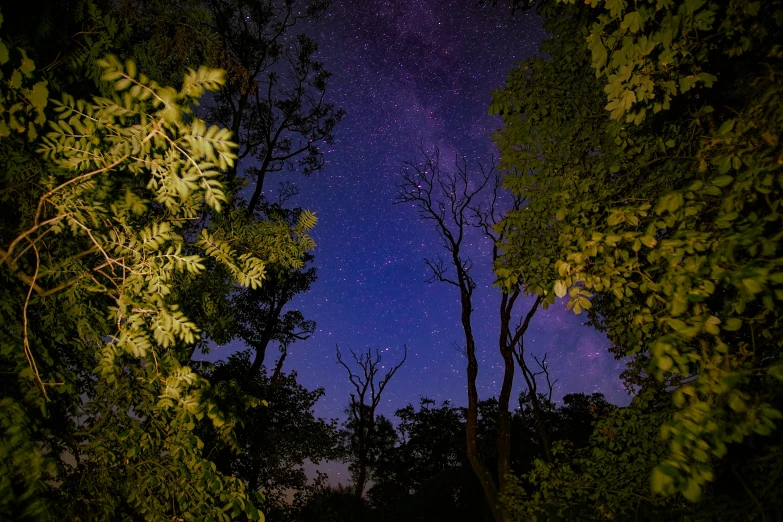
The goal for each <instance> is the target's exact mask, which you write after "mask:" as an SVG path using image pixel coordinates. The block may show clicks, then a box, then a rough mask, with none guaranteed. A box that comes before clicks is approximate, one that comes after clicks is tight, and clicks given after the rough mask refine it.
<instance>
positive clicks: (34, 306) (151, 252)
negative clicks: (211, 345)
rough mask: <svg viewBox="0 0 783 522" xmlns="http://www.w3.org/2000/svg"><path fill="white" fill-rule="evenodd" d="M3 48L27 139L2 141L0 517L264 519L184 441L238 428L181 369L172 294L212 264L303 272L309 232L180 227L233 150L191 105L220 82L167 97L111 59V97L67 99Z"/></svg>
mask: <svg viewBox="0 0 783 522" xmlns="http://www.w3.org/2000/svg"><path fill="white" fill-rule="evenodd" d="M2 49H5V50H6V51H8V52H5V53H0V58H3V60H4V64H2V65H3V76H4V77H8V78H11V79H12V80H13V81H12V82H10V83H9V84H7V86H5V87H3V91H2V99H3V100H4V108H3V109H4V110H3V121H4V125H5V127H4V129H7V130H9V131H11V130H12V131H18V130H24V131H26V133H25V134H23V135H19V134H14V135H11V133H10V132H4V134H5V136H3V138H2V141H0V147H1V149H0V152H1V154H0V156H1V157H2V160H3V162H4V164H5V165H6V168H5V169H3V176H4V180H3V182H2V186H3V187H5V188H6V189H5V190H4V191H3V194H2V198H3V200H4V201H5V202H10V201H12V200H13V201H14V202H17V203H18V204H14V205H9V204H6V205H4V206H3V207H4V211H3V213H2V242H3V248H2V252H0V264H2V273H3V276H2V281H3V283H2V291H3V294H4V295H3V302H4V303H5V305H4V308H3V311H2V314H3V321H2V324H3V330H2V331H3V339H2V350H0V353H1V354H2V366H3V372H4V373H5V374H6V375H9V374H10V375H16V377H17V379H16V380H14V379H4V380H3V386H2V402H3V408H2V411H3V414H2V421H1V425H2V433H3V436H2V443H1V444H0V447H1V448H2V459H0V460H1V461H2V466H3V479H2V483H1V484H0V485H1V486H2V488H1V491H2V494H0V499H1V500H0V512H2V513H3V516H4V517H9V518H20V517H25V518H32V519H35V518H39V519H50V518H51V516H52V515H51V512H50V509H51V506H52V505H53V503H54V502H56V503H57V508H58V511H59V512H60V513H61V514H67V516H66V518H70V519H73V520H78V519H81V518H82V517H86V518H107V517H108V518H115V517H118V518H128V517H130V518H139V517H144V518H149V519H161V518H171V517H175V516H180V515H181V516H185V517H191V516H207V515H210V514H214V513H215V510H217V509H220V510H222V509H225V510H226V512H228V513H233V514H234V516H239V514H240V513H244V514H245V515H246V516H249V517H251V518H253V519H256V518H258V516H259V515H258V511H257V509H256V508H255V506H254V501H255V500H256V499H255V498H254V495H253V494H252V493H251V492H248V491H247V489H246V488H245V486H244V484H243V483H242V482H241V481H239V480H237V479H236V478H233V477H229V476H226V475H223V474H220V473H216V472H215V468H214V464H213V463H211V462H210V461H209V460H208V459H207V458H206V457H205V455H203V453H202V451H201V450H202V441H201V440H200V439H199V438H198V437H197V436H195V435H194V434H193V432H192V430H193V428H194V426H195V425H196V424H197V423H199V421H201V420H202V419H204V418H205V417H206V418H207V419H209V420H210V421H211V423H212V425H213V426H214V429H215V430H216V431H217V432H218V433H219V434H220V436H221V437H223V438H224V439H225V440H226V442H227V443H231V439H232V437H231V429H232V427H233V423H234V419H232V418H227V417H226V416H225V415H224V414H223V413H222V412H221V411H220V410H219V409H218V408H217V407H215V401H214V397H213V395H212V394H213V392H214V390H212V389H211V388H210V386H209V384H208V383H207V382H206V381H205V380H204V379H203V378H202V377H200V376H199V375H198V374H196V373H194V372H193V371H192V370H191V369H190V368H189V367H188V366H187V364H188V362H189V357H190V353H191V348H190V345H192V344H193V343H194V341H195V340H196V339H197V337H198V336H199V333H200V332H199V329H198V327H197V326H196V325H195V324H194V323H193V322H191V321H190V320H188V318H187V317H186V316H185V315H184V314H183V313H182V312H181V310H180V308H179V303H178V301H177V293H176V292H174V291H172V287H174V286H176V285H179V284H181V283H183V282H193V281H197V280H198V278H199V277H200V276H201V274H203V272H204V270H205V263H206V259H212V260H214V261H215V262H216V263H218V264H220V265H222V267H223V269H224V270H226V272H227V273H228V274H230V276H231V277H232V278H233V279H234V280H235V281H236V282H237V283H239V284H244V285H248V286H251V287H258V286H259V285H261V284H262V280H263V276H264V270H265V263H266V262H267V261H269V260H270V258H272V257H275V258H276V260H277V262H280V263H284V264H287V265H288V266H291V267H301V266H302V261H301V256H302V253H303V248H302V246H303V245H304V244H308V243H309V242H310V240H309V239H308V237H307V230H308V229H309V228H310V227H311V225H312V223H311V222H310V223H308V222H307V219H306V218H303V219H302V220H300V221H299V222H298V223H297V224H296V225H295V226H294V227H293V228H291V227H288V226H281V225H279V224H278V225H275V226H268V225H267V224H265V223H260V224H259V223H252V222H244V223H235V227H234V228H233V229H232V230H228V229H226V228H222V227H221V226H220V224H219V223H217V222H213V223H212V224H211V225H210V226H209V227H205V226H203V222H202V227H201V228H200V229H195V230H194V229H192V228H188V225H187V224H188V223H191V222H192V221H194V220H196V219H197V218H198V217H199V215H203V214H204V213H208V212H218V211H220V210H221V208H222V206H223V205H224V203H225V202H226V201H228V200H229V199H230V198H229V196H228V195H227V193H226V191H225V189H224V186H223V185H222V183H221V182H220V181H219V171H220V170H221V169H226V168H228V167H229V166H230V165H233V163H234V161H235V159H236V155H235V153H234V150H235V145H234V144H233V142H231V140H230V134H229V132H228V131H226V130H224V129H219V128H217V127H207V125H206V124H205V123H204V122H203V121H202V120H200V119H199V118H197V117H196V116H195V115H194V114H193V112H192V107H193V105H194V104H195V103H196V102H197V100H198V98H199V97H200V96H201V95H202V94H203V93H204V92H205V91H206V90H210V91H215V90H217V89H218V88H219V87H220V86H221V85H222V84H223V83H224V82H223V75H222V73H221V72H219V71H215V70H211V69H207V68H200V69H198V70H197V71H191V72H190V73H188V75H186V77H185V79H184V82H183V84H182V87H181V88H180V89H179V90H177V89H174V88H171V87H163V86H160V85H159V84H158V83H157V82H155V81H152V80H150V79H149V78H147V77H146V76H145V75H143V74H139V73H137V71H136V67H135V65H134V63H133V62H126V63H122V62H120V61H119V60H117V59H116V58H112V57H108V58H106V59H104V60H102V61H100V62H99V65H100V67H101V69H102V71H103V74H102V81H103V82H106V83H107V84H108V85H111V86H112V87H113V91H114V94H112V95H110V96H109V97H98V98H94V99H93V100H92V101H82V100H75V99H74V98H73V97H71V96H68V95H63V97H62V99H61V101H60V100H53V99H50V98H49V96H48V92H47V89H46V85H47V84H46V83H45V81H43V80H41V81H36V80H37V79H40V76H39V77H37V78H36V76H35V70H34V66H33V64H32V62H31V61H30V60H29V59H26V57H25V53H24V51H23V50H17V49H13V48H11V49H9V48H8V46H6V45H5V43H4V44H3V47H2ZM9 57H10V58H11V59H12V60H13V61H10V62H9V60H8V58H9ZM15 63H18V64H21V65H20V66H19V67H18V69H17V71H13V67H14V64H15ZM6 73H9V74H8V76H6ZM25 78H28V79H27V80H26V79H25ZM25 82H31V83H30V84H29V85H30V87H29V88H28V86H27V85H26V84H25ZM4 85H5V84H4ZM5 104H7V105H5ZM19 107H21V110H20V109H19ZM27 107H29V110H28V108H27ZM6 109H7V110H6ZM47 117H49V121H50V122H51V125H50V126H51V130H50V131H49V132H48V133H47V134H46V135H45V136H44V137H43V138H42V139H40V140H38V141H35V139H36V135H37V134H38V130H40V125H41V124H42V123H43V121H44V120H45V118H47ZM212 215H215V216H218V215H219V214H216V213H215V214H212ZM186 231H187V233H186ZM299 234H301V236H300V235H299ZM248 239H252V241H248ZM302 241H304V243H302ZM252 403H253V401H249V404H248V405H252ZM62 454H70V455H71V457H72V459H73V460H74V461H75V463H71V464H69V463H67V462H64V461H62V460H60V458H59V457H60V455H62ZM163 484H166V485H167V487H161V485H163ZM53 485H59V486H58V487H56V488H55V487H53ZM210 516H212V515H210Z"/></svg>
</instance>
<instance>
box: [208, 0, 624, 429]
mask: <svg viewBox="0 0 783 522" xmlns="http://www.w3.org/2000/svg"><path fill="white" fill-rule="evenodd" d="M359 6H360V7H359ZM306 30H307V32H308V33H309V34H311V35H312V36H313V37H314V38H315V39H316V40H317V41H318V43H319V46H320V51H319V59H320V60H322V61H323V62H324V63H325V65H326V67H327V69H328V70H330V71H331V72H332V73H333V76H332V78H331V80H330V84H329V87H328V91H327V95H328V97H329V99H330V100H331V101H332V102H333V103H334V104H335V105H336V106H338V107H342V108H343V109H345V110H346V112H347V115H346V117H345V119H344V120H343V122H342V123H341V124H340V125H339V127H338V129H337V137H336V140H335V142H334V145H333V146H331V147H330V148H329V151H328V153H327V155H326V166H325V168H324V169H323V170H322V171H320V172H317V173H315V174H314V175H313V176H312V177H310V178H309V179H305V178H303V177H301V176H295V177H292V178H291V179H292V180H293V181H294V182H296V184H297V185H298V186H299V188H300V189H301V195H300V196H298V197H297V198H295V200H293V201H292V202H289V204H293V205H296V206H302V207H304V208H309V209H310V210H313V211H315V212H316V214H317V215H318V218H319V224H318V226H317V228H316V230H315V233H314V237H315V239H316V241H317V243H318V247H317V249H316V251H315V256H316V267H317V269H318V281H317V282H316V283H315V284H314V285H313V287H312V289H311V291H310V292H308V293H307V294H304V295H301V296H299V297H298V298H297V299H296V300H295V301H294V303H293V306H294V307H297V308H299V309H300V310H301V311H302V312H303V313H304V314H305V317H306V318H308V319H313V320H315V321H316V322H317V324H318V326H317V330H316V332H315V334H314V335H313V336H312V337H311V338H310V339H309V340H307V341H304V342H299V343H298V344H294V345H293V346H292V348H291V349H290V355H289V358H288V360H287V362H286V368H287V369H288V370H289V371H290V370H296V371H297V372H298V374H299V381H300V382H301V383H302V384H304V385H305V386H307V387H308V388H315V387H323V388H324V389H325V390H326V396H325V397H324V398H323V399H321V401H320V402H319V404H318V407H317V413H318V415H320V416H323V417H327V418H333V417H342V410H343V409H344V408H345V406H346V405H347V402H348V397H349V393H350V391H351V386H350V384H349V383H348V381H347V378H346V375H345V373H344V370H343V369H342V368H341V367H339V366H338V365H337V363H336V359H335V344H339V345H340V347H341V349H342V350H344V351H345V352H347V350H348V349H349V348H353V349H355V350H360V351H361V350H366V349H367V348H373V349H375V348H378V349H380V350H381V351H382V353H383V357H384V361H385V362H388V363H395V364H396V362H397V361H398V359H399V358H400V357H401V356H402V348H403V345H404V344H407V345H408V348H409V353H408V361H407V362H406V364H405V365H404V366H403V367H402V368H401V369H400V371H399V372H398V373H397V375H396V376H395V378H394V380H393V381H392V382H391V384H390V385H389V387H388V388H387V390H386V392H385V394H384V400H383V402H382V404H381V406H380V408H379V413H382V414H385V415H387V416H391V415H393V413H394V411H395V410H396V409H397V408H401V407H403V406H405V405H406V404H408V403H413V404H417V403H418V400H419V397H421V396H425V397H429V398H432V399H435V400H437V401H441V400H445V399H451V400H452V402H453V403H454V404H457V405H464V404H465V403H466V402H467V401H466V395H467V392H466V377H465V367H466V359H465V357H464V356H463V355H461V354H460V353H459V352H458V351H457V349H456V348H455V344H456V345H464V337H463V333H462V328H461V325H460V322H459V313H460V309H459V295H458V291H457V289H456V288H454V287H452V286H450V285H446V284H438V283H433V284H428V283H427V282H426V281H427V279H428V278H429V276H430V273H429V272H428V269H427V267H426V266H425V264H424V258H425V257H430V256H433V255H434V254H438V253H440V252H441V246H440V241H439V239H438V237H437V235H436V233H435V231H434V229H433V228H432V226H431V223H426V222H421V221H420V220H419V217H418V214H417V212H416V210H415V208H414V207H413V206H412V205H394V200H395V196H396V193H397V185H398V184H399V182H400V166H401V164H402V162H404V161H409V160H414V159H416V157H417V156H416V153H417V151H416V149H417V146H418V145H419V143H422V144H423V145H424V147H425V149H428V150H432V148H433V147H435V146H437V147H439V148H440V151H441V158H442V162H444V163H446V164H448V165H451V164H453V162H454V159H455V157H457V156H459V157H463V156H464V157H466V158H467V160H468V161H469V162H473V163H475V162H476V161H481V162H483V163H485V164H488V163H489V162H490V160H491V157H492V155H493V154H495V155H497V152H496V150H495V148H494V146H493V145H492V142H491V139H490V134H491V132H492V131H493V130H494V129H496V128H498V127H499V126H500V119H499V118H496V117H490V116H488V115H487V108H488V106H489V102H490V92H491V91H492V90H493V89H495V88H497V87H499V86H501V85H502V84H503V81H504V79H505V77H506V75H507V74H508V72H509V70H510V68H511V67H512V66H513V64H514V63H515V62H518V61H521V60H524V59H525V58H528V57H530V56H532V55H533V54H535V53H536V52H537V50H538V47H539V45H540V43H541V40H542V39H543V37H544V31H543V29H542V28H541V20H540V19H539V18H537V17H536V16H535V15H534V14H533V13H522V14H519V13H517V14H516V15H515V17H514V18H513V19H512V18H511V16H510V12H509V9H508V6H507V5H505V4H503V5H501V6H499V7H497V8H492V7H489V6H476V5H475V0H459V1H451V2H447V1H435V0H418V1H417V0H409V1H408V0H399V1H382V0H362V1H361V2H357V1H355V0H354V1H351V0H348V1H345V2H337V3H335V4H334V5H332V7H331V8H330V10H329V13H328V15H327V16H326V17H325V18H324V19H322V20H321V21H320V22H317V23H314V24H311V25H309V26H307V27H306ZM276 176H278V177H277V178H275V176H271V179H269V180H268V181H267V184H266V189H265V191H266V192H267V194H269V195H272V194H273V192H274V191H275V190H276V188H277V184H278V182H279V181H281V180H282V178H281V177H280V175H279V174H278V175H276ZM490 249H491V244H490V243H488V242H487V241H486V240H485V239H484V238H483V237H482V236H481V235H480V234H478V233H475V234H473V235H472V236H469V238H468V245H467V249H466V253H468V254H469V255H470V256H471V258H472V259H473V261H474V262H475V267H474V269H473V272H472V273H473V276H474V278H475V279H476V282H477V283H478V288H477V289H476V291H475V292H474V308H475V312H474V315H473V325H474V331H475V334H476V341H477V345H478V357H479V393H480V396H481V398H489V397H491V396H496V395H497V394H498V392H499V387H500V382H499V380H500V379H501V377H502V371H501V366H500V363H501V359H500V355H499V353H498V348H497V346H498V344H497V328H498V322H499V319H498V303H499V297H498V293H499V291H498V290H497V289H495V288H493V287H492V281H493V276H492V272H491V266H490V262H489V253H490ZM530 302H531V301H526V302H524V303H522V304H523V305H524V307H522V308H519V309H520V310H525V311H526V310H527V308H528V307H529V305H530ZM586 320H587V319H586V317H585V316H584V315H581V316H576V315H574V314H573V313H571V312H568V311H566V310H565V307H564V302H563V301H559V302H558V303H557V304H556V305H555V306H554V307H551V308H550V309H549V310H546V311H543V310H539V311H538V312H537V314H536V316H535V317H534V319H533V321H532V323H531V327H530V329H529V330H528V333H527V335H526V341H525V346H526V349H527V350H528V353H531V352H532V353H533V354H538V355H542V354H543V353H544V352H548V354H549V356H548V361H549V363H550V371H551V373H552V376H553V377H554V378H557V379H559V383H558V385H557V386H556V390H555V398H556V399H559V398H560V397H562V395H563V394H565V393H570V392H581V391H583V392H594V391H600V392H603V393H605V394H606V396H607V398H608V399H609V400H610V401H612V402H615V403H627V402H628V398H627V395H626V394H625V392H624V391H623V388H622V386H621V384H620V381H619V379H618V375H619V373H620V371H621V369H622V368H621V367H622V364H621V363H619V362H617V361H615V360H614V359H613V357H612V356H611V355H610V354H609V353H608V352H607V348H608V341H607V339H606V337H605V336H604V335H602V334H600V333H598V332H596V331H595V330H593V329H592V328H590V327H587V326H583V323H584V322H585V321H586ZM242 348H243V346H242V345H241V344H240V343H232V344H231V345H229V346H226V347H222V348H220V349H218V350H216V351H215V352H213V354H212V355H211V357H210V358H221V357H225V355H226V353H227V351H234V350H237V349H242ZM269 353H270V354H272V353H276V350H274V349H270V352H269ZM520 380H521V376H520V375H519V372H517V377H516V386H515V389H516V392H515V393H518V391H520V390H521V389H522V387H521V385H520V382H519V381H520Z"/></svg>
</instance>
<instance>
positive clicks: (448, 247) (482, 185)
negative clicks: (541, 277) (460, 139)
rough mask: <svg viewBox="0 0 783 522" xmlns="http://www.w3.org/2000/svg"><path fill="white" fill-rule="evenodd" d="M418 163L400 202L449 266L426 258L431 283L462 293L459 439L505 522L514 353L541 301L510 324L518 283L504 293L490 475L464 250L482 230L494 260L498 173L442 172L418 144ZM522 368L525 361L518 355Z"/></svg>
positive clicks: (405, 174)
mask: <svg viewBox="0 0 783 522" xmlns="http://www.w3.org/2000/svg"><path fill="white" fill-rule="evenodd" d="M419 151H420V153H421V155H422V160H421V161H418V162H407V163H405V164H404V166H403V168H402V180H403V181H402V183H401V185H400V191H399V193H398V197H397V202H398V203H413V204H414V205H415V206H416V207H417V209H418V211H419V216H420V217H421V219H422V220H423V221H431V222H433V224H434V226H435V230H436V231H437V233H438V235H439V236H440V239H441V242H442V247H443V249H444V250H445V252H446V253H447V261H444V259H442V258H441V257H440V256H437V257H434V258H430V259H426V260H425V263H426V264H427V266H428V267H429V268H430V270H431V272H432V278H431V279H430V281H438V282H442V283H447V284H449V285H452V286H454V287H456V288H457V289H458V290H459V293H460V307H461V317H460V319H461V322H462V328H463V331H464V335H465V351H464V352H465V356H466V357H467V359H468V367H467V385H468V409H467V415H466V425H465V432H466V433H465V435H466V440H467V457H468V460H469V461H470V464H471V467H472V468H473V471H474V472H475V473H476V476H477V477H478V479H479V481H480V482H481V485H482V487H483V490H484V494H485V497H486V499H487V502H488V504H489V506H490V508H491V509H492V514H493V517H494V519H495V520H496V521H507V520H509V514H508V512H507V511H506V510H505V509H504V508H503V507H502V506H501V505H500V503H499V502H498V498H499V496H500V494H502V493H503V492H504V491H505V489H506V479H507V476H508V474H509V473H510V471H511V414H510V412H509V402H510V399H511V391H512V387H513V383H514V371H515V365H514V359H515V353H516V352H515V349H516V347H517V346H521V343H522V339H523V336H524V334H525V332H526V331H527V329H528V327H529V326H530V321H531V319H532V318H533V315H534V314H535V312H536V310H537V309H538V306H539V304H540V303H541V300H542V297H540V296H539V297H537V298H536V299H535V301H534V303H533V304H532V306H531V307H530V308H529V310H528V311H527V313H526V314H523V315H522V317H520V319H519V322H518V324H516V326H512V320H513V317H514V308H515V306H516V304H517V302H518V300H519V297H520V295H522V294H523V289H522V287H520V286H516V287H513V288H511V289H506V290H504V291H503V293H502V295H501V300H500V310H499V315H500V331H499V335H498V344H499V349H500V354H501V356H502V358H503V363H504V372H503V380H502V384H501V388H500V395H499V399H498V438H497V447H498V465H497V470H496V473H493V471H492V470H490V469H489V467H488V466H487V465H486V463H485V461H484V459H483V457H482V455H481V454H480V452H479V448H478V440H477V429H478V391H477V388H476V378H477V376H478V361H477V358H476V342H475V339H474V335H473V326H472V322H471V315H472V312H473V302H472V298H473V291H474V290H475V288H476V284H475V282H474V280H473V277H472V276H471V273H470V272H471V269H472V268H473V263H472V261H471V260H470V258H469V257H468V256H466V255H465V254H464V253H463V241H464V239H465V234H466V232H467V230H468V229H469V228H471V227H476V228H478V229H480V230H481V231H482V232H483V234H484V235H485V236H486V237H487V239H489V240H490V241H491V242H492V259H493V262H494V261H496V260H497V259H498V257H499V255H500V250H499V248H500V245H501V244H502V241H503V239H504V238H503V236H502V233H498V232H496V227H495V225H497V224H498V223H499V221H500V218H501V217H502V212H501V211H500V208H499V207H500V202H499V190H500V176H499V174H498V173H497V171H496V169H495V165H494V163H493V164H492V165H491V166H490V168H488V169H487V168H485V167H484V166H482V165H481V164H478V166H477V167H478V172H477V174H476V175H475V176H474V175H472V174H471V173H470V172H469V169H468V164H467V161H466V160H464V159H463V160H462V161H461V162H460V161H457V162H456V163H455V169H454V171H452V172H448V173H447V172H444V171H443V170H442V169H441V165H440V153H439V151H438V150H437V149H436V150H435V152H434V153H433V154H432V155H430V154H427V153H426V152H425V151H424V150H423V149H422V148H421V147H419ZM522 204H523V201H522V200H521V199H515V200H514V201H513V202H512V208H514V209H519V208H521V206H522ZM518 361H521V363H520V364H524V356H523V355H522V356H521V357H520V358H518Z"/></svg>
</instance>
